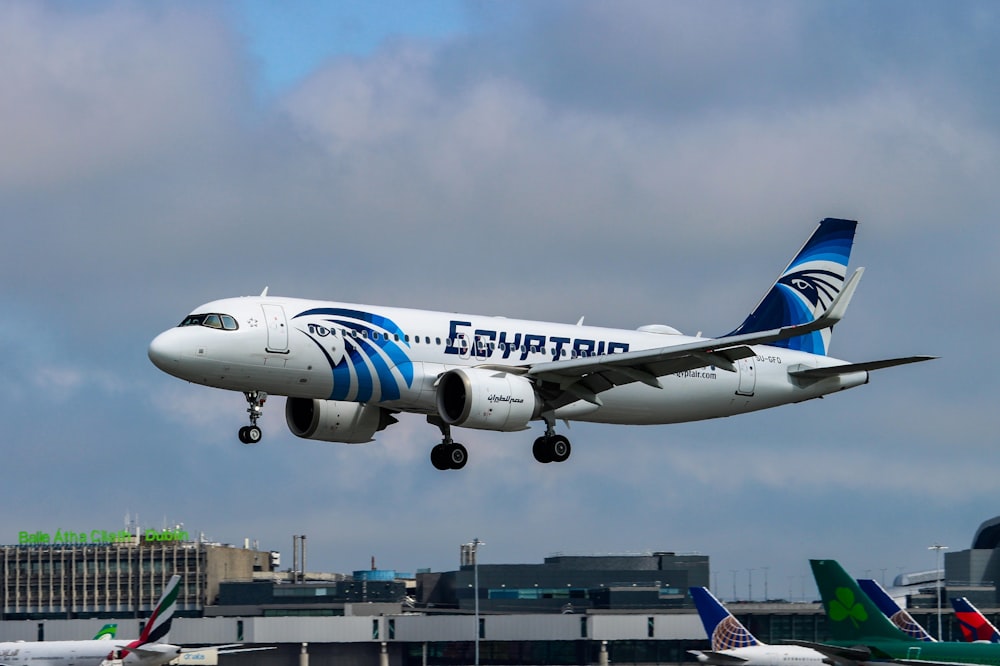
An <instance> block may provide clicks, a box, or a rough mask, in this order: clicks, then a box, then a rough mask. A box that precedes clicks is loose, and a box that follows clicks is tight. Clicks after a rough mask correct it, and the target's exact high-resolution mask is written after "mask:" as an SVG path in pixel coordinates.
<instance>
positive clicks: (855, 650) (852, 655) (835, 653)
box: [782, 640, 872, 663]
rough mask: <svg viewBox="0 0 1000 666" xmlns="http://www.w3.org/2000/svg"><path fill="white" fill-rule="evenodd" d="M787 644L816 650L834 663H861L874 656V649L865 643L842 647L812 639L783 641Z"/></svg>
mask: <svg viewBox="0 0 1000 666" xmlns="http://www.w3.org/2000/svg"><path fill="white" fill-rule="evenodd" d="M782 642H783V643H784V644H786V645H799V646H801V647H807V648H811V649H813V650H816V652H819V653H821V654H823V655H825V656H826V657H828V658H829V659H831V660H832V661H833V662H834V663H861V662H866V661H869V660H870V659H871V658H872V651H871V650H870V649H868V648H867V647H865V646H863V645H859V646H857V647H841V646H839V645H829V644H827V643H813V642H811V641H791V640H789V641H782Z"/></svg>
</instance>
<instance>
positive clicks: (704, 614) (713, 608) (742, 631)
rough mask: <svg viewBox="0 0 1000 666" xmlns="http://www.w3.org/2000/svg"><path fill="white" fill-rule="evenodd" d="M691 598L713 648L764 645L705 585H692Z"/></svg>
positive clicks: (724, 648)
mask: <svg viewBox="0 0 1000 666" xmlns="http://www.w3.org/2000/svg"><path fill="white" fill-rule="evenodd" d="M690 592H691V598H692V599H694V605H695V607H696V608H697V609H698V615H699V616H700V617H701V623H702V624H703V625H705V633H706V634H707V635H708V640H709V641H710V642H711V643H712V650H713V651H715V652H720V651H722V650H732V649H733V648H741V647H749V646H751V645H763V643H761V642H760V641H758V640H757V639H756V638H754V635H753V634H751V633H750V632H749V631H748V630H747V628H746V627H744V626H743V625H742V624H740V621H739V620H737V619H736V618H735V617H733V614H732V613H730V612H729V611H728V610H726V607H725V606H723V605H722V602H720V601H719V600H718V599H716V598H715V596H714V595H713V594H712V593H711V592H709V591H708V588H705V587H692V588H691V589H690Z"/></svg>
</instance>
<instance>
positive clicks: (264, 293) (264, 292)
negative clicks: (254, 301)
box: [260, 287, 268, 297]
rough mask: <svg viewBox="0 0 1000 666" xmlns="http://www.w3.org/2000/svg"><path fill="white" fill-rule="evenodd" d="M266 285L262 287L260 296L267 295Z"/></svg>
mask: <svg viewBox="0 0 1000 666" xmlns="http://www.w3.org/2000/svg"><path fill="white" fill-rule="evenodd" d="M267 289H268V288H267V287H264V291H262V292H260V295H261V297H264V296H267Z"/></svg>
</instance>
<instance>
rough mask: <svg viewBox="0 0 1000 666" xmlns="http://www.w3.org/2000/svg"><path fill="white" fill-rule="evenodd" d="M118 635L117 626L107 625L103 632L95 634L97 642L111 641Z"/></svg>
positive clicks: (102, 629) (102, 628)
mask: <svg viewBox="0 0 1000 666" xmlns="http://www.w3.org/2000/svg"><path fill="white" fill-rule="evenodd" d="M117 633H118V625H117V624H106V625H104V626H103V627H101V630H100V631H98V632H97V633H96V634H94V640H95V641H110V640H111V639H112V638H114V637H115V634H117Z"/></svg>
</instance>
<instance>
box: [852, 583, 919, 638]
mask: <svg viewBox="0 0 1000 666" xmlns="http://www.w3.org/2000/svg"><path fill="white" fill-rule="evenodd" d="M858 585H860V586H861V590H862V591H863V592H864V593H865V594H867V595H868V598H869V599H871V600H872V601H873V602H874V603H875V605H876V606H878V609H879V610H880V611H882V615H885V616H886V617H887V618H889V620H891V621H892V623H893V624H894V625H896V626H897V627H899V628H900V629H902V630H903V632H904V633H906V634H907V635H908V636H911V637H913V638H915V639H916V640H918V641H934V640H936V639H935V638H934V637H933V636H931V635H930V634H929V633H927V630H926V629H924V628H923V627H922V626H920V623H919V622H917V621H916V620H914V619H913V616H912V615H910V613H909V612H908V611H906V610H905V609H903V608H900V607H899V604H897V603H896V601H895V600H894V599H893V598H892V597H890V596H889V593H888V592H886V591H885V588H883V587H882V586H881V585H879V584H878V582H877V581H874V580H872V579H870V578H858Z"/></svg>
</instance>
